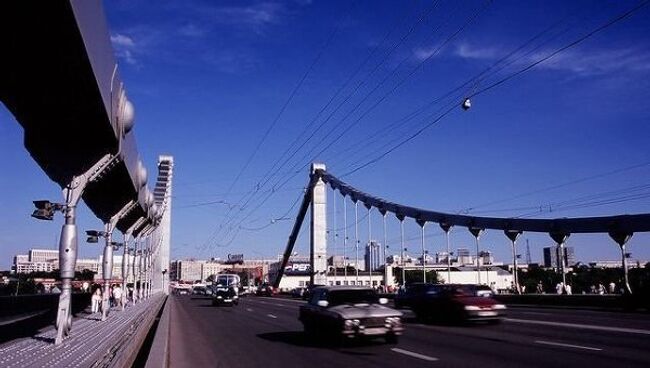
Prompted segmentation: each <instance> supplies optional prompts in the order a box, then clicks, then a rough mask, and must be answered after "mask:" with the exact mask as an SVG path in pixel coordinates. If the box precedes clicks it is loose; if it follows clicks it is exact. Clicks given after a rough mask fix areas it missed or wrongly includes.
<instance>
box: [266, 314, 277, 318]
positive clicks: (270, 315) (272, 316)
mask: <svg viewBox="0 0 650 368" xmlns="http://www.w3.org/2000/svg"><path fill="white" fill-rule="evenodd" d="M266 316H267V317H271V318H273V319H275V318H278V317H277V316H274V315H272V314H267V315H266Z"/></svg>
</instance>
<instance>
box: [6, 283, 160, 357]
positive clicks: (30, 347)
mask: <svg viewBox="0 0 650 368" xmlns="http://www.w3.org/2000/svg"><path fill="white" fill-rule="evenodd" d="M162 299H163V296H162V295H157V296H154V297H152V298H150V299H148V300H145V301H143V302H142V303H138V304H136V305H134V306H130V307H128V308H126V310H125V311H124V312H123V311H121V310H120V309H118V308H113V309H112V310H111V313H110V314H109V316H108V319H107V320H106V321H104V322H102V321H101V313H94V314H89V313H82V314H81V315H80V317H78V318H76V319H75V321H74V322H73V324H72V332H71V335H70V336H69V337H68V338H67V339H66V340H65V341H64V342H63V343H62V344H60V345H54V337H55V336H56V330H55V329H54V327H48V328H47V329H45V330H42V331H41V332H40V333H38V334H36V335H35V336H32V337H26V338H20V339H17V340H13V341H9V342H7V343H4V344H2V345H0V367H6V368H11V367H90V366H93V365H95V363H96V362H104V363H107V364H101V363H100V364H99V365H100V366H102V365H109V364H110V361H111V360H112V358H113V357H114V356H115V355H116V351H117V350H118V349H120V348H121V347H122V346H123V345H125V344H126V343H128V342H129V341H130V337H131V336H133V335H134V333H135V332H136V330H137V329H138V327H139V326H140V325H142V324H143V323H145V321H146V320H147V318H145V317H146V316H147V315H149V314H151V313H152V310H154V308H153V307H156V306H159V305H160V303H161V302H162ZM155 310H157V309H155Z"/></svg>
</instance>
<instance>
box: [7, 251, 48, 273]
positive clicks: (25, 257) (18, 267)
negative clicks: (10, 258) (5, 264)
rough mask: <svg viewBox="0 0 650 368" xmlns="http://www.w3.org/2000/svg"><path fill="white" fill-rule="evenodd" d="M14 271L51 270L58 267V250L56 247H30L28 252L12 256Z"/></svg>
mask: <svg viewBox="0 0 650 368" xmlns="http://www.w3.org/2000/svg"><path fill="white" fill-rule="evenodd" d="M12 269H13V271H14V272H15V273H31V272H52V271H55V270H58V269H59V251H58V250H56V249H30V250H29V252H28V254H18V255H16V256H15V257H14V264H13V266H12Z"/></svg>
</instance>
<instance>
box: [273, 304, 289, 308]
mask: <svg viewBox="0 0 650 368" xmlns="http://www.w3.org/2000/svg"><path fill="white" fill-rule="evenodd" d="M273 305H276V306H278V307H286V306H287V305H286V304H280V303H275V304H273Z"/></svg>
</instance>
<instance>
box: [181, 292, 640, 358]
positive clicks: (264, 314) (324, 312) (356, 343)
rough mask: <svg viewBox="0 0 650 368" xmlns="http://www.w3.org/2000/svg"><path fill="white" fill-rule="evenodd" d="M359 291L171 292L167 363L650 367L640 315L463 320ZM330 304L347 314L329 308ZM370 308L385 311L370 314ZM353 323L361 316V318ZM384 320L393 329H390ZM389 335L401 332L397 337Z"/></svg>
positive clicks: (545, 312)
mask: <svg viewBox="0 0 650 368" xmlns="http://www.w3.org/2000/svg"><path fill="white" fill-rule="evenodd" d="M425 289H426V288H425ZM363 290H364V289H363V288H357V290H349V288H347V291H348V292H350V293H351V295H350V296H347V295H346V296H345V297H341V298H339V295H337V292H338V291H344V292H345V291H346V288H338V289H337V288H336V287H334V288H331V287H321V288H315V289H313V290H311V295H312V296H311V298H310V299H309V300H307V301H304V300H302V299H301V298H297V297H296V298H292V297H291V295H287V296H278V295H274V296H272V297H267V296H249V297H246V298H241V299H240V303H239V306H238V307H237V308H214V307H212V306H211V303H210V300H211V299H210V298H209V297H206V296H199V295H194V296H187V295H175V296H173V297H172V298H171V300H170V303H172V318H171V321H172V322H171V326H170V336H173V341H174V344H173V345H172V346H170V363H171V366H177V365H178V366H181V365H188V364H192V365H205V366H223V367H258V366H264V367H286V366H287V365H303V364H309V366H310V367H332V366H346V367H353V366H354V367H404V366H409V367H424V366H433V365H439V366H460V367H462V366H474V365H476V364H477V363H480V364H481V366H486V367H509V366H510V367H521V366H523V365H526V366H532V367H535V366H540V367H541V366H544V367H549V366H565V365H574V364H589V365H590V366H594V367H609V366H614V365H617V366H620V365H622V366H639V367H641V366H648V364H650V355H648V354H647V349H648V347H650V321H648V319H647V315H645V314H634V313H622V312H605V311H586V310H579V311H578V310H570V309H551V308H532V307H526V308H517V307H511V308H508V309H507V315H505V314H501V313H498V318H499V320H500V321H501V323H499V324H491V323H487V321H483V320H481V319H479V320H478V321H472V322H473V323H464V322H463V321H458V322H457V321H455V320H453V319H452V320H450V321H443V320H440V319H426V318H425V319H423V318H418V316H417V315H416V313H414V311H413V310H412V309H410V308H409V307H407V306H404V305H402V306H401V307H402V309H396V308H394V305H393V303H392V302H388V303H387V304H383V302H384V300H381V301H380V300H379V299H380V298H379V295H377V294H372V293H370V292H369V293H368V294H364V293H363ZM366 290H370V289H366ZM359 291H361V293H360V294H361V295H358V292H359ZM439 294H445V291H444V290H442V291H441V292H440V293H439ZM451 294H452V298H456V299H459V298H468V300H472V301H473V302H478V301H477V300H476V299H474V298H483V299H482V300H485V301H486V302H487V301H490V299H491V298H489V297H476V296H475V295H464V294H463V295H455V294H458V293H457V291H455V292H452V293H451ZM398 300H399V298H398ZM337 308H338V309H343V310H346V311H348V312H350V314H348V315H346V314H342V313H338V312H335V310H336V309H337ZM432 308H433V307H432ZM492 309H496V310H500V308H499V307H496V308H495V307H492ZM371 311H372V312H371ZM375 311H381V312H382V313H383V314H381V316H379V314H377V317H375V316H371V315H372V313H373V312H375ZM393 312H394V313H395V314H391V313H393ZM309 313H313V315H312V316H309V315H308V314H309ZM306 314H307V315H306ZM353 314H355V315H354V316H353ZM362 314H363V317H361V315H362ZM310 318H314V319H311V320H310ZM365 318H381V319H382V322H383V327H381V326H373V327H370V328H376V327H381V331H380V330H379V329H378V330H372V333H371V334H367V335H369V336H366V334H362V333H359V332H360V330H361V329H359V328H358V327H360V326H361V324H362V323H364V322H365ZM388 318H391V321H388ZM395 318H398V319H395ZM314 320H317V321H319V323H318V324H317V325H316V324H314V325H310V322H309V321H312V322H313V321H314ZM355 320H359V322H358V324H357V323H356V321H355ZM305 321H307V325H305ZM334 321H337V322H334ZM362 321H364V322H362ZM376 321H378V319H377V320H375V322H376ZM391 323H393V324H394V325H392V326H390V325H391ZM364 327H365V326H364ZM391 327H392V328H393V330H392V331H393V332H394V335H391V334H390V331H391V329H390V328H391ZM341 336H346V338H344V339H341V338H340V337H341ZM347 336H353V337H351V338H348V337H347ZM389 336H399V342H398V341H397V339H393V338H392V337H389ZM387 337H388V338H387ZM214 346H219V347H220V348H219V349H213V347H214Z"/></svg>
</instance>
